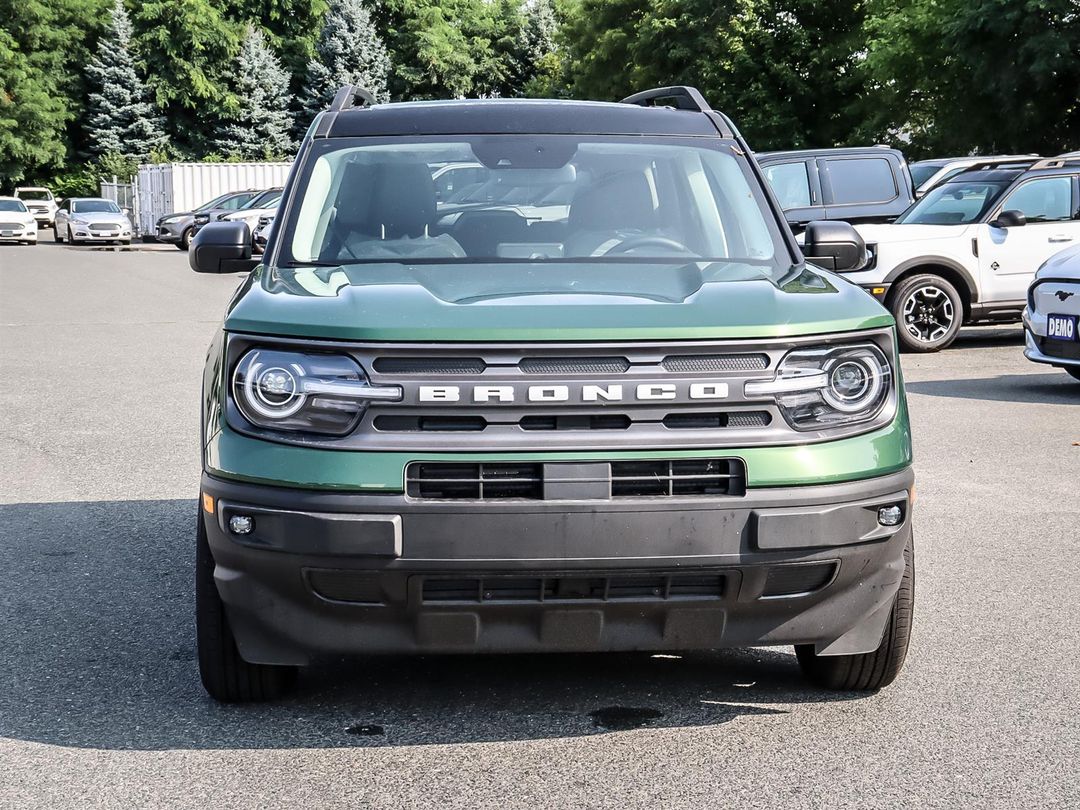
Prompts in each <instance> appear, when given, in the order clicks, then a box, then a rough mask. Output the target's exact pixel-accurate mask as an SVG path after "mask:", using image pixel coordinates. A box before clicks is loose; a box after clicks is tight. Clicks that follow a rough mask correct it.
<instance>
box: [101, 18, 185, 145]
mask: <svg viewBox="0 0 1080 810" xmlns="http://www.w3.org/2000/svg"><path fill="white" fill-rule="evenodd" d="M109 16H110V19H111V25H110V27H109V31H108V32H107V33H106V35H105V36H103V37H102V38H101V39H100V40H99V41H98V48H97V54H96V55H95V56H94V58H93V59H91V60H90V63H89V64H88V65H87V66H86V73H87V76H88V77H89V78H90V81H91V85H92V87H93V90H94V92H92V93H91V94H90V97H89V99H88V104H87V113H88V115H87V117H86V131H87V141H88V142H89V144H90V149H91V151H92V152H93V153H94V154H97V155H104V154H110V153H116V154H122V155H130V156H132V157H135V158H143V159H145V158H146V157H147V156H148V155H149V154H150V152H152V151H153V150H155V149H161V148H162V147H164V146H165V143H166V141H167V139H166V137H165V133H164V132H163V131H162V128H161V126H162V125H161V120H160V118H159V116H158V113H157V110H155V109H154V106H153V105H152V104H151V103H150V101H149V98H148V94H147V91H146V86H145V85H144V84H143V83H142V80H141V79H140V78H139V76H138V74H137V73H136V72H135V64H134V61H133V59H132V54H131V20H129V19H128V15H127V11H126V10H125V9H124V3H123V0H116V2H115V3H114V5H113V7H112V10H111V11H110V15H109Z"/></svg>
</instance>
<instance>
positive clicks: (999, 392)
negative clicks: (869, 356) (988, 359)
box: [904, 370, 1080, 407]
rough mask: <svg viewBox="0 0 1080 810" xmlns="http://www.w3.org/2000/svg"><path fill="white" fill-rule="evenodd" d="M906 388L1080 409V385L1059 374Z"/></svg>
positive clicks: (937, 382)
mask: <svg viewBox="0 0 1080 810" xmlns="http://www.w3.org/2000/svg"><path fill="white" fill-rule="evenodd" d="M904 388H905V389H906V390H907V392H908V393H909V394H925V395H926V396H931V397H948V398H951V399H979V400H984V401H990V402H1031V403H1042V404H1045V405H1072V406H1074V407H1075V406H1076V405H1080V382H1077V381H1076V380H1074V379H1073V378H1072V377H1070V376H1069V375H1068V374H1066V373H1065V372H1064V371H1057V370H1055V371H1053V372H1051V373H1047V374H1003V375H1001V376H998V377H980V378H977V379H969V380H922V381H918V382H905V383H904Z"/></svg>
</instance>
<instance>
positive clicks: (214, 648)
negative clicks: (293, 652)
mask: <svg viewBox="0 0 1080 810" xmlns="http://www.w3.org/2000/svg"><path fill="white" fill-rule="evenodd" d="M203 520H204V518H203V515H202V513H201V512H200V513H199V517H198V523H199V526H198V532H197V537H196V547H195V629H196V636H197V638H198V642H197V644H198V652H199V675H200V677H201V678H202V684H203V688H205V689H206V691H207V692H208V693H209V694H210V696H211V697H212V698H214V699H215V700H220V701H222V702H224V703H247V702H255V701H263V700H274V699H276V698H279V697H281V696H283V695H285V694H286V693H288V692H289V691H290V690H291V689H292V688H293V685H294V684H295V683H296V673H297V669H296V667H278V666H268V665H266V664H249V663H248V662H247V661H245V660H244V659H243V658H241V657H240V651H239V649H237V646H236V638H235V637H234V636H233V633H232V628H231V627H230V626H229V618H228V616H227V615H226V613H225V605H224V603H223V602H222V601H221V594H219V593H218V589H217V583H215V582H214V558H213V556H212V555H211V553H210V544H209V543H208V542H207V539H206V526H205V524H204V523H203Z"/></svg>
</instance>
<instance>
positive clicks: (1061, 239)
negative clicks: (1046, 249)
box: [1046, 235, 1073, 242]
mask: <svg viewBox="0 0 1080 810" xmlns="http://www.w3.org/2000/svg"><path fill="white" fill-rule="evenodd" d="M1072 240H1073V238H1072V237H1071V236H1064V235H1058V236H1051V237H1050V238H1048V239H1047V240H1046V241H1047V242H1071V241H1072Z"/></svg>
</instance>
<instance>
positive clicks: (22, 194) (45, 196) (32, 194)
mask: <svg viewBox="0 0 1080 810" xmlns="http://www.w3.org/2000/svg"><path fill="white" fill-rule="evenodd" d="M15 196H16V197H18V198H19V199H20V200H51V199H52V198H53V196H52V194H51V193H49V192H48V191H46V190H45V189H19V190H18V191H16V192H15Z"/></svg>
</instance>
